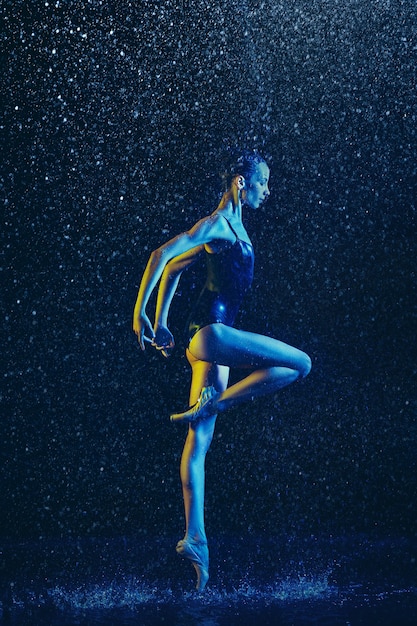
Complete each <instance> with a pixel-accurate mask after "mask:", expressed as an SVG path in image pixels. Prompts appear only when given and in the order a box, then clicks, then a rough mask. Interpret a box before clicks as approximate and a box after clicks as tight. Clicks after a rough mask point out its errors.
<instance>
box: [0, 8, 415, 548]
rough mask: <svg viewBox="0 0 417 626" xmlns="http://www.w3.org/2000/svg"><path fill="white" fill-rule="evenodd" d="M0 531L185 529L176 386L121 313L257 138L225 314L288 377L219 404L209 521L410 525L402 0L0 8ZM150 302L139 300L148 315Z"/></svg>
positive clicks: (187, 293) (184, 374)
mask: <svg viewBox="0 0 417 626" xmlns="http://www.w3.org/2000/svg"><path fill="white" fill-rule="evenodd" d="M2 14H3V18H4V28H3V32H4V35H5V36H4V42H5V48H4V51H5V54H4V63H3V68H4V69H3V72H2V78H1V80H2V83H3V94H4V115H3V120H4V121H3V124H2V133H3V142H4V149H3V174H2V183H3V185H2V188H3V193H4V198H5V213H4V218H3V227H2V234H1V237H2V263H1V270H2V285H3V287H2V301H1V307H2V311H1V315H2V317H1V320H2V321H1V328H2V344H3V355H4V356H3V358H2V369H3V372H2V419H1V430H2V436H1V442H2V465H3V470H2V475H3V487H2V489H1V499H2V503H1V508H0V510H1V534H2V536H3V537H9V538H14V539H15V538H38V537H56V536H108V535H116V536H120V535H131V534H135V533H138V532H145V533H149V534H151V535H152V534H158V535H160V534H163V533H178V534H180V533H181V531H182V529H183V519H182V501H181V493H180V485H179V477H178V465H179V458H180V453H181V448H182V443H183V440H184V436H185V431H184V429H182V428H177V427H175V426H172V425H171V424H170V423H169V420H168V415H169V413H170V411H171V410H177V409H181V408H182V407H183V406H184V405H185V403H186V400H187V391H188V382H189V372H188V368H187V364H186V361H185V359H184V356H183V353H182V350H181V332H182V327H183V323H184V318H185V316H186V311H187V310H188V307H189V305H190V302H191V301H192V299H193V298H194V297H195V295H196V290H197V289H198V284H199V280H200V279H201V273H200V272H201V270H198V269H197V270H196V271H193V272H190V274H189V275H187V276H185V277H184V279H183V283H182V288H181V289H180V292H179V294H178V296H177V297H176V299H175V302H174V304H173V309H172V316H171V326H172V328H173V330H174V331H175V333H176V336H177V339H178V350H177V351H176V354H175V357H173V358H172V359H171V360H170V361H165V360H163V359H162V357H160V356H159V355H158V354H156V353H153V352H152V351H151V350H148V351H147V352H146V353H145V354H144V355H143V354H142V353H141V352H140V350H139V349H138V346H137V343H136V341H135V337H134V335H133V333H132V331H131V314H132V308H133V304H134V301H135V297H136V292H137V287H138V284H139V280H140V276H141V273H142V271H143V269H144V266H145V264H146V261H147V258H148V255H149V252H150V251H151V250H152V249H153V248H155V247H157V246H158V245H159V244H160V243H162V242H163V241H164V240H166V239H167V238H168V237H170V236H173V235H175V234H176V233H177V232H179V231H181V230H183V229H185V228H187V227H189V226H190V225H192V224H193V223H194V221H195V220H197V219H198V218H199V217H201V216H202V215H204V214H206V213H208V212H209V211H211V210H212V209H214V208H215V205H216V201H217V197H218V195H217V194H218V190H219V178H218V176H217V174H218V172H219V171H220V170H221V169H222V166H223V163H224V160H225V158H226V157H227V156H228V153H229V148H230V147H235V146H247V147H250V148H252V147H257V148H259V149H260V150H261V151H264V152H265V153H267V154H268V155H270V159H271V172H272V175H271V192H272V194H271V199H270V200H269V202H268V203H267V204H266V205H265V206H264V207H263V208H262V209H261V210H260V211H259V212H257V213H255V214H252V215H247V216H246V218H247V227H248V230H249V231H250V234H251V237H252V239H253V242H254V245H255V249H256V268H255V270H256V277H255V282H254V286H253V289H252V292H251V296H250V298H249V299H248V300H247V301H246V303H245V307H244V310H243V311H242V315H241V319H240V323H241V324H242V325H243V326H244V327H245V328H247V329H250V330H259V331H261V332H264V333H267V334H271V335H274V336H277V337H279V338H281V339H283V340H284V341H287V342H290V343H293V344H294V345H297V346H298V347H301V348H302V349H304V350H306V351H307V352H308V353H309V354H310V355H311V357H312V360H313V370H312V373H311V374H310V376H309V378H308V379H306V380H305V381H303V382H302V383H301V384H297V385H295V386H292V387H290V388H288V389H285V390H284V391H282V392H281V393H280V394H277V395H276V396H274V397H269V398H266V399H264V400H261V401H257V402H254V403H251V404H248V405H245V406H244V407H242V408H239V409H236V410H233V411H230V412H229V413H227V414H224V415H222V416H221V418H220V419H219V420H218V425H217V430H216V434H215V439H214V443H213V447H212V449H211V451H210V453H209V456H208V460H207V526H208V531H209V532H210V533H213V532H215V531H216V530H217V529H218V528H219V527H222V528H227V529H228V530H229V531H231V532H234V533H241V532H246V531H247V530H248V529H250V530H253V531H254V532H263V531H265V532H269V533H273V532H280V531H282V530H284V532H297V533H311V532H313V533H314V532H325V533H336V534H337V533H339V534H340V533H341V534H343V533H349V532H368V533H369V532H374V531H381V532H384V533H392V534H399V535H404V534H410V533H412V532H414V529H415V513H416V506H415V502H416V489H415V488H416V481H417V478H416V454H415V448H416V435H417V428H416V393H415V382H416V379H415V373H416V365H415V364H416V345H415V319H416V300H415V278H416V276H415V252H416V251H415V247H416V246H415V243H416V232H415V222H416V206H415V196H416V156H417V155H416V152H417V150H416V101H417V96H416V86H417V84H416V82H417V81H416V50H417V36H416V31H417V20H416V17H417V16H416V5H415V3H414V2H413V1H412V0H409V1H407V0H403V1H401V0H397V1H389V0H380V1H377V0H332V1H330V0H329V1H326V0H323V1H318V0H315V1H313V2H312V1H311V0H308V1H307V0H289V1H286V2H280V1H277V2H261V1H253V2H250V1H249V0H245V1H242V0H239V1H237V0H223V1H222V2H211V3H207V2H203V1H202V0H195V1H194V2H192V3H191V2H186V1H185V0H183V2H180V1H179V0H178V2H177V3H175V2H168V1H162V0H161V1H159V2H148V1H147V0H145V1H143V0H141V1H140V2H127V1H126V2H122V1H119V2H102V1H101V0H91V1H87V0H84V1H81V0H74V1H67V2H64V1H63V0H61V1H54V0H51V1H49V2H29V3H28V2H25V1H23V0H13V2H12V1H11V0H6V1H5V2H4V3H3V8H2ZM149 312H151V309H150V311H149Z"/></svg>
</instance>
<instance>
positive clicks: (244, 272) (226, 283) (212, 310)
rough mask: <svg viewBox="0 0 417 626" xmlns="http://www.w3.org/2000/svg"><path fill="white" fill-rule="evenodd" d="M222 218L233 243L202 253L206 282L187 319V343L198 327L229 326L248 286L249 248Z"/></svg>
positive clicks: (251, 255) (250, 269) (250, 274)
mask: <svg viewBox="0 0 417 626" xmlns="http://www.w3.org/2000/svg"><path fill="white" fill-rule="evenodd" d="M223 217H224V216H223ZM224 219H226V221H227V223H228V224H229V226H230V228H231V230H232V231H233V233H234V235H235V237H236V241H235V242H234V244H232V246H231V247H230V248H227V249H226V250H223V251H222V252H219V253H216V254H213V253H208V252H206V264H207V280H206V283H205V285H204V287H203V290H202V292H201V293H200V296H199V298H198V300H197V303H196V305H195V307H194V309H193V311H192V313H191V315H190V317H189V318H188V324H187V340H188V342H190V341H191V339H192V338H193V337H194V335H195V334H196V332H197V331H198V330H200V328H203V327H204V326H208V325H209V324H214V323H216V322H221V323H222V324H226V325H227V326H233V324H234V321H235V318H236V315H237V312H238V310H239V307H240V304H241V302H242V299H243V296H244V295H245V293H246V291H247V290H248V289H249V287H250V286H251V284H252V279H253V265H254V253H253V248H252V245H251V244H250V243H247V242H246V241H242V240H241V239H239V237H238V236H237V234H236V232H235V230H234V228H233V227H232V225H231V224H230V222H229V220H227V218H224Z"/></svg>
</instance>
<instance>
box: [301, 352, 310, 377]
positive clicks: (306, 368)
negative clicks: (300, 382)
mask: <svg viewBox="0 0 417 626" xmlns="http://www.w3.org/2000/svg"><path fill="white" fill-rule="evenodd" d="M311 366H312V364H311V359H310V357H309V356H308V354H306V353H305V352H302V356H301V358H300V363H299V367H298V368H297V369H298V371H299V374H300V378H305V377H306V376H308V374H309V373H310V371H311Z"/></svg>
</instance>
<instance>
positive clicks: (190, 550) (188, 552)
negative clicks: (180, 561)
mask: <svg viewBox="0 0 417 626" xmlns="http://www.w3.org/2000/svg"><path fill="white" fill-rule="evenodd" d="M176 550H177V554H179V555H180V556H182V557H184V558H185V559H189V560H190V561H191V563H192V564H193V565H194V569H195V571H196V573H197V584H196V589H197V591H204V587H205V586H206V584H207V581H208V579H209V572H208V568H209V553H208V547H207V542H206V541H194V540H193V539H181V541H179V542H178V543H177V547H176Z"/></svg>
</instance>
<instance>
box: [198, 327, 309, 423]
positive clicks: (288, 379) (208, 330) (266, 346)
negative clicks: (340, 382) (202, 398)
mask: <svg viewBox="0 0 417 626" xmlns="http://www.w3.org/2000/svg"><path fill="white" fill-rule="evenodd" d="M189 352H190V353H191V354H192V356H193V357H194V358H196V359H199V360H200V361H211V362H213V363H217V364H219V365H220V364H221V365H226V366H227V367H240V368H250V369H253V370H254V371H253V372H252V373H251V374H249V375H248V376H246V377H245V378H243V379H242V380H240V381H239V382H237V383H235V384H234V385H232V386H231V387H228V388H227V389H226V390H225V391H223V392H222V393H221V395H220V396H219V398H218V400H217V410H218V411H223V410H225V409H227V408H229V407H231V406H235V405H236V404H239V403H241V402H244V401H245V400H248V399H252V398H256V397H258V396H262V395H265V394H268V393H272V392H274V391H277V390H278V389H281V388H282V387H285V386H287V385H289V384H290V383H292V382H294V381H295V380H297V379H299V378H304V377H305V376H307V374H308V373H309V372H310V369H311V361H310V358H309V356H308V355H307V354H305V352H302V351H301V350H298V349H297V348H293V347H292V346H289V345H287V344H285V343H283V342H282V341H278V340H277V339H273V338H272V337H265V336H264V335H258V334H256V333H249V332H246V331H241V330H236V329H235V328H230V327H229V326H225V325H223V324H212V325H211V326H206V327H205V328H202V329H201V330H200V331H199V332H198V333H197V334H196V335H195V336H194V338H193V340H192V341H191V343H190V347H189Z"/></svg>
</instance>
